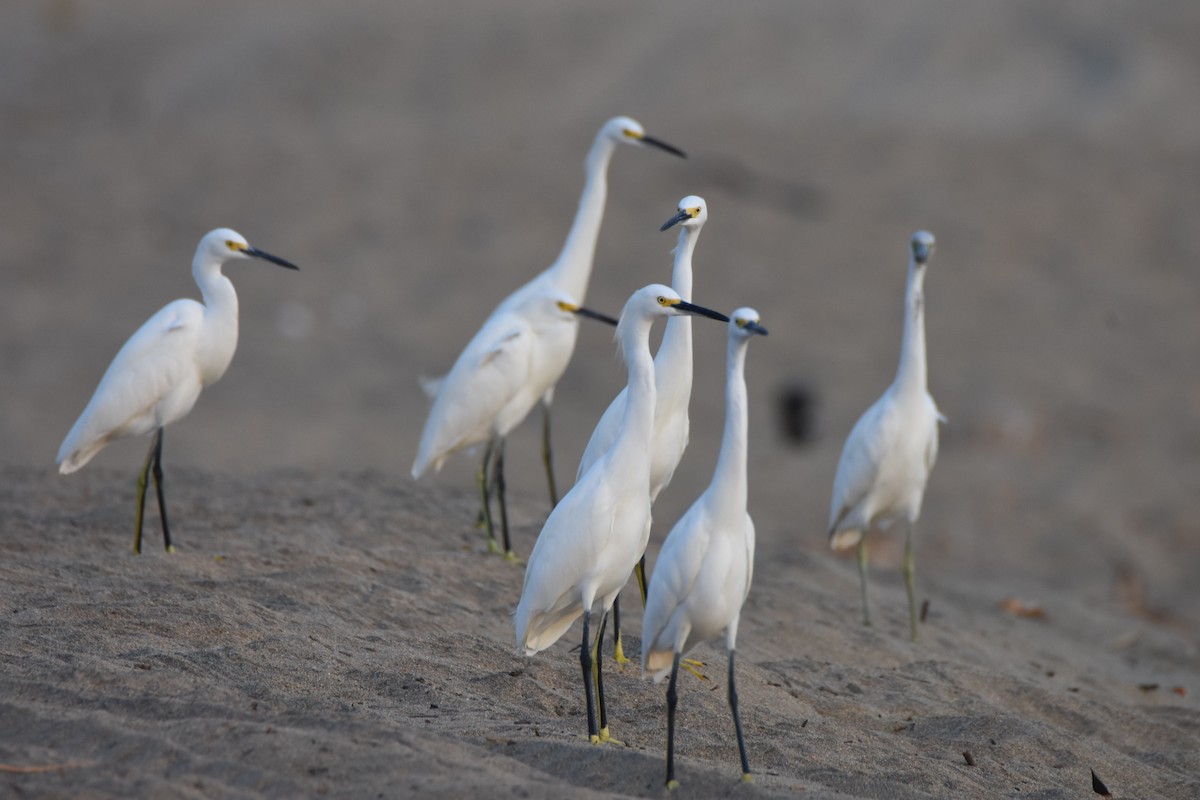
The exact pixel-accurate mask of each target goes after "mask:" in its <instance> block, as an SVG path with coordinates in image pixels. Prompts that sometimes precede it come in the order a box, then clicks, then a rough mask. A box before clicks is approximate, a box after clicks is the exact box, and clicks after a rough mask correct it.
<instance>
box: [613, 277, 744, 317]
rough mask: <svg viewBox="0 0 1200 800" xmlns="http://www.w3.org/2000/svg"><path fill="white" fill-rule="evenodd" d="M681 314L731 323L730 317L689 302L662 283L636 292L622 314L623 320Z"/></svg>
mask: <svg viewBox="0 0 1200 800" xmlns="http://www.w3.org/2000/svg"><path fill="white" fill-rule="evenodd" d="M630 312H632V314H631V313H630ZM680 314H697V315H699V316H702V317H708V318H709V319H715V320H717V321H718V322H728V321H729V317H727V316H725V315H724V314H722V313H720V312H719V311H713V310H712V309H711V308H705V307H704V306H698V305H695V304H693V303H689V302H687V301H686V300H684V299H683V298H682V297H680V296H679V292H677V291H675V290H674V289H672V288H671V287H670V286H664V285H663V284H661V283H652V284H650V285H649V286H643V287H642V288H641V289H638V290H637V291H636V292H634V293H633V296H632V297H630V298H629V302H627V303H626V304H625V310H624V311H622V312H621V319H622V320H624V319H625V318H626V317H627V316H645V317H651V318H653V317H674V316H678V315H680Z"/></svg>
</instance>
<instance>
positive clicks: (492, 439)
mask: <svg viewBox="0 0 1200 800" xmlns="http://www.w3.org/2000/svg"><path fill="white" fill-rule="evenodd" d="M622 144H631V145H641V146H648V147H654V148H657V149H660V150H664V151H666V152H668V153H672V154H674V155H677V156H681V157H682V156H683V155H684V154H683V152H682V151H681V150H678V149H677V148H675V147H673V146H671V145H669V144H666V143H665V142H662V141H661V140H659V139H655V138H654V137H652V136H648V135H646V133H645V131H644V130H643V128H642V126H641V124H639V123H638V122H637V121H635V120H633V119H630V118H629V117H614V118H613V119H610V120H609V121H608V122H606V123H604V125H603V126H602V127H601V128H600V131H599V132H598V133H597V134H596V138H595V140H594V141H593V143H592V148H591V150H590V151H589V152H588V156H587V161H586V165H585V166H586V171H585V179H584V184H583V193H582V195H581V196H580V198H579V208H578V210H577V211H576V212H575V220H574V222H572V224H571V230H570V232H569V233H568V234H567V240H566V243H565V244H564V245H563V249H562V251H561V252H560V253H559V256H558V258H557V259H555V261H554V263H553V264H551V265H550V266H549V267H548V268H547V269H545V270H544V271H543V272H541V273H540V274H539V275H537V276H536V277H535V278H533V280H531V281H529V282H528V283H526V284H525V285H524V286H522V287H520V288H519V289H517V290H516V291H514V292H513V293H512V294H510V295H509V296H508V297H507V298H505V299H504V300H503V301H502V302H501V303H500V305H498V306H497V307H496V309H495V310H494V311H492V313H491V315H490V316H489V317H488V319H487V320H486V321H485V322H484V323H483V327H482V328H480V330H479V332H478V333H476V334H475V336H474V337H473V338H472V339H471V342H470V343H469V344H468V345H467V347H466V348H465V349H464V350H463V352H462V354H461V355H459V357H458V360H457V361H456V362H455V365H454V367H453V368H452V369H451V371H450V375H448V376H447V378H446V379H445V380H442V381H440V382H430V387H431V388H432V389H433V391H434V393H435V394H436V397H435V401H434V404H433V407H432V409H431V410H430V412H429V418H428V419H427V420H426V422H425V429H424V432H423V433H422V436H421V445H420V448H419V450H418V453H417V457H416V460H415V461H414V462H413V467H412V475H413V477H414V478H419V477H420V476H421V475H422V474H423V473H425V471H426V470H428V469H429V468H430V467H433V468H434V469H435V470H436V469H438V468H440V467H441V464H442V462H444V461H445V460H446V458H447V457H449V456H451V455H453V454H454V453H456V452H458V451H460V450H464V449H467V448H470V447H474V446H476V445H481V444H484V445H486V447H485V448H484V457H483V462H482V464H481V465H480V469H479V472H478V477H479V483H480V494H481V497H482V498H483V509H482V511H483V520H484V523H485V525H486V528H487V534H488V544H489V547H490V548H491V549H493V550H495V549H497V548H496V545H495V541H496V538H495V530H494V525H493V522H492V515H491V505H490V502H489V500H488V498H489V497H490V493H491V487H492V485H493V483H494V484H495V485H496V489H497V494H498V499H499V502H500V509H501V515H502V520H501V522H502V527H503V534H504V550H505V553H506V555H508V556H509V557H510V558H514V557H515V556H514V555H513V552H512V548H511V547H510V546H509V540H508V529H507V525H506V524H504V518H506V517H507V510H506V508H505V499H504V493H503V490H502V486H503V476H502V472H503V462H502V459H498V458H497V456H498V454H502V453H503V448H504V444H503V443H504V439H505V437H506V436H508V434H509V432H510V431H511V430H512V429H513V428H514V427H516V426H517V425H518V424H520V422H521V421H522V420H524V419H525V417H526V416H527V415H528V414H529V412H530V411H531V410H532V409H533V407H534V405H536V404H537V403H538V402H540V403H541V404H542V406H543V429H542V460H543V463H544V465H545V468H546V480H547V485H548V487H549V491H550V502H551V504H552V505H553V504H555V503H557V502H558V491H557V488H556V486H555V482H554V467H553V457H552V451H551V448H550V405H551V403H552V402H553V399H554V386H555V384H556V383H557V382H558V380H559V378H561V377H562V374H563V372H564V371H565V370H566V368H567V363H568V362H569V361H570V358H571V353H572V352H573V351H574V349H575V337H576V334H577V333H578V326H577V325H570V326H568V327H567V328H566V329H563V330H562V331H559V332H558V333H557V334H556V336H555V337H554V339H553V341H552V340H550V339H548V338H545V337H542V336H537V335H535V336H532V338H531V339H530V345H529V347H530V360H531V363H533V364H534V365H535V367H536V368H534V369H530V370H528V371H527V372H526V373H525V376H524V382H523V383H518V382H516V381H513V380H504V381H501V382H500V385H501V386H502V387H503V388H504V389H505V390H506V391H507V394H503V395H501V394H498V395H497V396H496V397H494V398H492V399H491V400H490V402H488V403H483V404H478V409H477V411H476V412H475V415H472V414H470V413H468V412H467V411H466V410H464V409H463V408H460V407H459V406H460V404H466V405H467V406H475V405H476V404H474V403H472V401H471V400H470V399H469V398H464V396H463V393H464V392H472V391H478V387H476V386H475V384H474V382H473V380H467V379H466V369H465V368H464V367H460V363H461V362H462V361H463V360H464V359H467V360H470V359H472V358H475V357H477V354H478V353H479V352H480V351H482V350H485V349H486V348H487V347H488V342H494V341H495V339H496V337H497V336H498V335H502V334H504V333H505V332H506V331H508V330H510V329H511V327H512V325H513V324H514V323H516V324H522V323H521V322H520V317H521V316H522V314H524V313H527V312H528V310H529V309H531V308H533V307H534V305H536V304H531V303H530V298H533V297H555V298H557V297H559V296H561V294H564V293H565V294H566V295H567V296H568V297H570V298H571V299H572V302H574V303H578V304H580V305H582V304H583V303H584V299H585V296H586V294H587V286H588V280H589V278H590V276H591V271H592V262H593V260H594V257H595V253H596V239H597V237H598V235H599V233H600V223H601V221H602V219H603V216H604V203H605V199H606V197H607V194H608V165H609V162H610V161H611V160H612V156H613V153H614V152H615V151H616V149H617V147H618V146H619V145H622ZM526 327H528V326H527V325H526ZM455 373H458V376H457V377H458V380H454V381H452V380H450V377H451V376H454V375H455ZM493 391H498V389H496V388H494V389H493ZM489 474H491V475H495V476H496V477H495V480H493V479H491V478H489Z"/></svg>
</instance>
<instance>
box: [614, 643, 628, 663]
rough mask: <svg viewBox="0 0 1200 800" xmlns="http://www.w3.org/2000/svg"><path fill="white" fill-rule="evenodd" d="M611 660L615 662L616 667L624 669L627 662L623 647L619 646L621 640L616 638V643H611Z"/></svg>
mask: <svg viewBox="0 0 1200 800" xmlns="http://www.w3.org/2000/svg"><path fill="white" fill-rule="evenodd" d="M613 661H615V662H617V669H624V667H625V665H626V664H628V663H629V659H628V658H626V657H625V648H624V647H622V646H621V640H620V639H617V643H616V644H615V645H613Z"/></svg>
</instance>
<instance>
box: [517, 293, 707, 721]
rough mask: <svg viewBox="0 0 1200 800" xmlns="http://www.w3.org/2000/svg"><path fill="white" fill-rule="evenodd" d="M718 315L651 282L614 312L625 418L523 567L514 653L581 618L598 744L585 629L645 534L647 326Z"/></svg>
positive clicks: (650, 375)
mask: <svg viewBox="0 0 1200 800" xmlns="http://www.w3.org/2000/svg"><path fill="white" fill-rule="evenodd" d="M681 313H689V314H701V315H704V316H708V317H711V318H714V319H719V320H722V321H724V320H726V317H725V316H724V315H722V314H718V313H717V312H715V311H710V310H709V309H707V308H702V307H701V306H696V305H692V304H691V303H688V302H686V301H684V300H683V299H682V298H680V296H679V295H678V293H676V292H675V291H674V290H673V289H670V288H669V287H666V286H663V285H661V284H652V285H650V286H646V287H644V288H642V289H639V290H638V291H637V292H635V293H634V294H633V296H632V297H630V298H629V301H628V302H627V303H626V304H625V308H624V310H623V311H622V312H621V320H620V323H619V324H618V326H617V337H618V340H619V341H620V344H621V353H622V355H623V356H624V358H625V362H626V365H627V368H628V375H629V384H628V388H629V391H628V398H627V400H626V403H625V415H624V417H623V419H622V424H621V427H620V430H619V431H618V433H617V437H616V439H615V440H614V441H613V444H612V447H610V448H609V449H608V451H607V452H605V453H604V455H603V456H601V457H600V458H599V459H598V460H597V461H596V462H595V463H594V464H592V466H591V468H590V469H589V470H588V471H587V472H586V473H584V475H583V477H582V478H580V480H579V481H578V482H576V484H575V485H574V486H573V487H572V488H571V490H570V491H569V492H567V494H566V495H565V496H564V497H563V498H562V501H561V502H559V503H558V505H556V506H555V507H554V510H553V511H551V512H550V516H549V518H548V519H547V520H546V524H545V525H544V526H543V527H542V532H541V534H540V535H539V536H538V540H537V543H536V544H535V545H534V547H533V552H532V553H530V555H529V563H528V564H527V566H526V568H525V584H524V587H523V588H522V591H521V601H520V603H519V604H518V606H517V611H516V615H515V623H516V642H517V647H518V648H519V649H521V650H523V651H524V652H525V654H526V655H533V654H535V653H538V652H540V651H542V650H545V649H546V648H547V647H549V646H550V645H552V644H554V643H555V642H556V641H558V639H559V638H560V637H561V636H562V635H563V634H564V633H566V631H567V629H568V628H570V627H571V625H572V623H574V621H575V620H576V619H577V618H578V617H579V616H580V615H582V616H583V648H582V650H581V652H580V663H581V666H582V669H583V681H584V691H585V694H586V697H587V722H588V735H589V737H590V738H591V740H592V741H593V742H599V741H602V740H604V739H607V738H608V720H607V712H606V710H605V705H604V683H603V679H602V674H601V659H600V654H599V648H597V652H596V672H595V678H596V695H597V698H598V699H599V708H600V722H599V725H597V722H596V706H595V702H594V701H593V697H592V679H593V673H592V658H591V645H590V634H589V627H590V625H591V617H592V615H593V614H594V613H597V612H600V613H601V615H602V616H601V622H600V636H603V634H604V622H605V620H606V618H607V614H608V610H609V608H611V607H612V602H613V599H614V598H615V597H616V596H617V592H619V591H620V590H621V587H622V586H624V585H625V582H626V581H628V580H629V574H630V572H632V571H633V566H634V564H636V563H637V562H638V559H640V558H641V557H642V553H643V552H644V551H645V548H646V541H647V537H648V536H649V534H650V448H651V432H652V428H653V424H654V394H655V388H654V363H653V361H652V360H651V357H650V327H651V324H652V323H653V322H654V320H655V319H657V318H659V317H666V316H672V315H675V314H681Z"/></svg>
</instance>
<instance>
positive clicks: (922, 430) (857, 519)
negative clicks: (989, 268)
mask: <svg viewBox="0 0 1200 800" xmlns="http://www.w3.org/2000/svg"><path fill="white" fill-rule="evenodd" d="M934 243H935V242H934V238H933V234H931V233H929V232H928V231H917V232H916V233H914V234H913V236H912V241H911V243H910V248H909V249H910V258H909V263H908V283H907V288H906V289H905V293H904V334H903V338H902V339H901V344H900V365H899V367H898V368H897V370H896V379H895V380H894V381H893V382H892V385H891V386H889V387H888V389H887V391H885V392H884V393H883V396H882V397H880V398H879V399H878V400H876V401H875V403H874V405H872V406H871V407H870V408H868V409H867V410H866V412H865V413H864V414H863V415H862V416H861V417H860V418H859V420H858V422H857V423H855V425H854V428H853V430H851V431H850V437H849V438H848V439H847V440H846V444H845V447H844V448H843V449H842V457H841V460H840V461H839V462H838V468H837V477H835V478H834V481H833V500H832V502H831V504H830V508H829V544H830V546H831V547H833V549H835V550H842V549H845V548H849V547H853V546H855V545H857V546H858V571H859V578H860V581H861V583H862V604H863V624H864V625H870V624H871V611H870V606H869V604H868V601H867V539H866V534H867V532H868V531H869V530H870V529H871V528H872V527H873V526H875V525H879V524H886V523H890V522H892V521H895V520H902V521H903V522H904V525H905V540H904V585H905V588H906V589H907V591H908V615H909V624H910V628H911V634H912V638H913V640H914V641H915V640H916V638H917V609H916V598H915V595H914V591H913V582H914V575H915V569H916V568H915V564H914V560H913V529H914V526H915V525H916V521H917V518H918V517H919V516H920V515H921V501H922V498H923V497H924V495H925V483H926V482H927V481H928V480H929V472H930V470H932V469H933V464H934V461H936V460H937V450H938V422H939V421H942V422H944V421H945V418H944V417H942V415H941V414H940V413H939V412H938V408H937V404H936V403H934V401H933V397H931V396H930V394H929V389H928V388H927V379H926V364H925V295H924V285H925V268H926V265H927V264H928V262H929V258H930V256H931V255H932V254H933V248H934Z"/></svg>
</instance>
